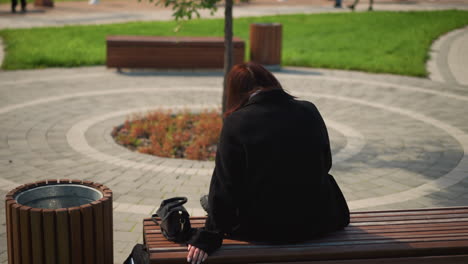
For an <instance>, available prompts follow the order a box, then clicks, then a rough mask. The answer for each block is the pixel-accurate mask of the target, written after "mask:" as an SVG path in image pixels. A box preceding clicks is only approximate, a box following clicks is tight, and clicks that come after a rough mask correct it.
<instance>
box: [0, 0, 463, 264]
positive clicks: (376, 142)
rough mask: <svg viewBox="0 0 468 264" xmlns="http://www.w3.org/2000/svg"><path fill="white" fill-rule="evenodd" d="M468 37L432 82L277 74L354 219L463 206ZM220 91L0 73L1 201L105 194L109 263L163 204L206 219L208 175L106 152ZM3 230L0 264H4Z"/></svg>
mask: <svg viewBox="0 0 468 264" xmlns="http://www.w3.org/2000/svg"><path fill="white" fill-rule="evenodd" d="M457 1H458V0H457ZM459 1H460V2H463V1H461V0H459ZM291 8H294V7H291ZM258 10H260V11H261V12H260V11H258V12H260V13H258V12H257V13H258V14H263V13H262V12H270V13H271V12H274V10H273V9H271V10H269V9H268V8H267V9H265V8H263V9H261V8H259V9H258ZM272 10H273V11H272ZM291 10H293V9H291ZM324 10H325V9H322V11H324ZM2 19H3V17H2ZM66 22H67V20H66V19H64V20H63V21H62V24H63V23H66ZM0 24H2V23H0ZM3 25H5V24H3ZM467 31H468V29H467V28H465V29H461V30H458V31H454V32H452V33H449V34H447V35H446V36H443V37H442V38H440V39H439V40H438V41H437V42H436V43H435V44H434V46H433V48H432V50H433V54H431V55H432V58H433V59H432V60H431V61H430V62H429V63H428V69H429V70H430V72H431V76H430V77H431V79H432V81H431V80H426V79H420V78H409V77H399V76H392V75H376V74H365V73H356V72H345V71H330V70H315V69H304V68H284V69H283V70H282V71H281V72H277V73H275V74H276V75H277V77H278V78H279V79H280V81H281V82H282V83H283V85H284V87H285V88H286V89H287V90H289V91H290V92H291V93H292V94H293V95H296V96H298V97H299V98H301V99H305V100H310V101H313V102H314V103H315V104H316V105H317V106H318V107H319V109H320V111H321V112H322V114H323V116H324V118H325V121H326V123H327V125H328V127H329V131H330V137H331V141H332V150H333V159H334V165H333V169H332V174H333V175H334V176H335V178H336V179H337V181H338V182H339V184H340V186H341V187H342V189H343V192H344V194H345V196H346V198H347V199H348V201H349V205H350V207H351V209H352V210H355V211H356V210H374V209H401V208H416V207H438V206H459V205H464V206H466V205H467V202H466V201H467V200H468V156H467V155H468V154H467V155H465V153H468V122H467V118H466V116H467V114H468V89H467V88H468V83H467V80H466V76H468V74H465V73H466V69H467V68H468V67H466V63H467V61H468V60H464V59H463V58H466V56H468V52H467V51H466V49H465V47H466V46H467V45H466V43H468V34H467ZM1 57H2V54H1V53H0V61H1ZM221 83H222V77H221V73H220V72H133V73H132V72H127V73H117V72H115V71H113V70H107V69H105V68H104V67H84V68H75V69H47V70H35V71H11V72H1V71H0V95H1V96H0V124H1V125H0V127H1V129H0V195H1V196H3V195H5V193H6V192H7V191H8V190H10V189H12V188H14V187H15V186H17V185H19V184H22V183H26V182H32V181H36V180H42V179H47V178H74V179H87V180H92V181H97V182H101V183H104V184H106V185H108V186H109V187H110V188H111V189H112V190H113V191H114V195H115V197H114V199H115V204H114V219H115V221H114V229H115V253H116V254H115V256H116V258H115V262H116V263H121V262H122V261H123V258H124V257H125V255H126V254H128V253H129V251H130V249H131V247H132V246H133V245H134V244H135V243H136V242H137V241H141V219H142V218H143V217H147V216H148V215H149V214H150V213H151V212H152V211H153V210H154V209H155V208H156V207H157V205H159V203H160V201H161V199H164V198H167V197H171V196H175V195H185V196H188V197H189V201H190V202H189V203H188V205H187V207H188V208H189V210H190V211H191V213H192V214H194V215H201V214H203V212H202V211H201V209H200V206H199V205H198V198H199V196H200V195H202V194H205V193H206V192H207V190H208V183H209V179H210V176H211V171H212V168H213V165H214V164H213V163H212V162H196V161H188V160H174V159H163V158H157V157H152V156H147V155H143V154H137V153H133V152H130V151H128V150H127V149H125V148H122V147H121V146H119V145H117V144H115V143H114V141H113V140H112V138H111V137H110V132H111V130H112V128H113V127H114V126H116V125H119V124H121V123H122V122H123V121H124V120H125V118H126V116H128V115H129V114H131V113H134V112H142V111H146V110H148V109H156V108H172V109H183V108H189V109H192V110H194V111H198V110H202V109H211V108H217V107H219V104H220V97H221V88H220V86H221ZM0 215H4V208H3V207H0ZM4 221H5V220H4V218H0V223H1V225H2V226H3V227H2V228H0V263H6V237H5V233H4V232H5V228H4V225H5V222H4Z"/></svg>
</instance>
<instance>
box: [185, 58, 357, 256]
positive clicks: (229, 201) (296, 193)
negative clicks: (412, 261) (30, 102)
mask: <svg viewBox="0 0 468 264" xmlns="http://www.w3.org/2000/svg"><path fill="white" fill-rule="evenodd" d="M227 85H228V94H227V108H228V110H227V112H226V113H225V120H224V125H223V129H222V132H221V137H220V141H219V146H218V152H217V155H216V167H215V169H214V172H213V176H212V178H211V184H210V189H209V194H208V198H207V202H203V198H202V205H203V204H205V206H204V207H207V208H206V209H207V212H208V218H207V221H206V224H205V228H203V229H198V230H197V231H196V232H195V234H194V236H193V237H192V239H191V240H190V241H189V242H188V244H189V246H188V251H189V253H188V256H187V261H188V262H192V263H200V262H201V261H204V260H205V259H206V258H207V256H208V255H209V254H211V253H212V252H214V251H215V250H216V249H218V248H219V247H220V246H221V244H222V239H223V238H231V239H236V240H245V241H253V242H261V243H265V242H266V243H282V244H284V243H297V242H302V241H306V240H310V239H313V238H314V237H317V236H319V235H323V234H325V233H328V232H332V231H335V230H338V229H342V228H343V227H345V226H347V225H348V224H349V210H348V206H347V204H346V200H345V198H344V197H343V194H342V193H341V191H340V188H339V187H338V185H337V184H336V182H335V180H334V179H333V177H332V176H331V175H330V174H328V172H329V170H330V168H331V165H332V158H331V151H330V142H329V139H328V132H327V128H326V126H325V123H324V121H323V119H322V117H321V115H320V113H319V111H318V110H317V108H316V107H315V105H314V104H312V103H310V102H307V101H300V100H296V99H295V98H294V97H293V96H291V95H289V94H288V93H286V92H285V91H284V90H283V88H282V87H281V84H280V83H279V82H278V80H277V79H276V78H275V77H274V76H273V74H271V73H270V72H269V71H267V70H266V69H265V68H263V67H262V66H261V65H259V64H255V63H245V64H238V65H235V66H234V67H233V69H232V70H231V72H230V73H229V75H228V79H227ZM206 203H207V204H206Z"/></svg>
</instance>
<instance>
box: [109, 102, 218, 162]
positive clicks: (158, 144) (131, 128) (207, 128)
mask: <svg viewBox="0 0 468 264" xmlns="http://www.w3.org/2000/svg"><path fill="white" fill-rule="evenodd" d="M221 127H222V119H221V115H220V113H219V112H217V111H203V112H201V113H198V114H194V113H190V112H188V111H184V112H181V113H172V111H162V110H158V111H151V112H148V113H147V114H146V115H139V114H137V115H133V116H132V117H130V118H129V119H127V120H126V121H125V123H124V124H122V125H120V126H117V127H115V128H114V130H113V131H112V136H113V137H114V139H115V140H116V141H117V143H119V144H121V145H123V146H125V147H127V148H129V149H131V150H134V151H135V150H136V151H138V152H141V153H145V154H150V155H156V156H161V157H170V158H186V159H192V160H214V158H215V156H216V150H217V143H218V140H219V133H220V131H221Z"/></svg>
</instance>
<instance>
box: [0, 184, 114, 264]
mask: <svg viewBox="0 0 468 264" xmlns="http://www.w3.org/2000/svg"><path fill="white" fill-rule="evenodd" d="M5 198H6V199H5V206H6V220H7V246H8V263H10V264H20V263H60V264H66V263H109V264H111V263H113V233H112V232H113V231H112V230H113V229H112V191H111V190H110V189H109V188H107V187H106V186H104V185H102V184H99V183H95V182H90V181H80V180H45V181H40V182H35V183H31V184H25V185H21V186H19V187H17V188H15V189H13V190H11V191H10V192H9V193H8V194H7V195H6V197H5Z"/></svg>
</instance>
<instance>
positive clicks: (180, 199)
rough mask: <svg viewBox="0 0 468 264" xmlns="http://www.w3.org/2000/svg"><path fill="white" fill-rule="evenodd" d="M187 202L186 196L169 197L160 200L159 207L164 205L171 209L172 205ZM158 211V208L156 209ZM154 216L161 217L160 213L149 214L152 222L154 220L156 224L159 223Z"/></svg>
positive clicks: (175, 205)
mask: <svg viewBox="0 0 468 264" xmlns="http://www.w3.org/2000/svg"><path fill="white" fill-rule="evenodd" d="M186 202H187V197H173V198H169V199H166V200H163V201H162V202H161V206H160V207H159V208H162V207H164V206H167V207H168V211H169V210H171V209H172V208H174V207H177V206H181V205H183V204H185V203H186ZM158 211H159V209H158ZM156 217H159V218H162V217H161V216H160V215H158V213H157V212H156V213H155V214H153V215H152V216H151V220H153V222H155V223H156V224H157V225H160V224H159V223H158V221H157V220H156Z"/></svg>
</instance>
